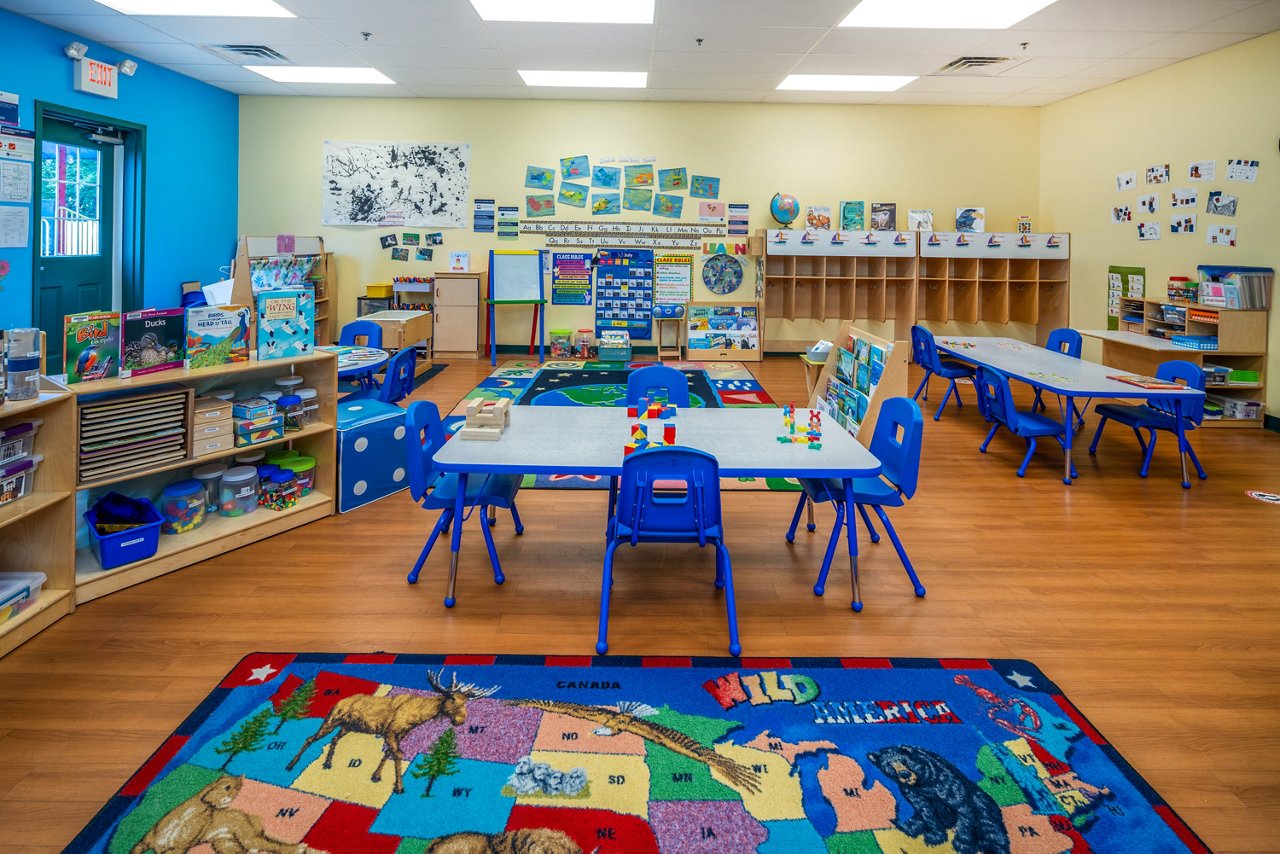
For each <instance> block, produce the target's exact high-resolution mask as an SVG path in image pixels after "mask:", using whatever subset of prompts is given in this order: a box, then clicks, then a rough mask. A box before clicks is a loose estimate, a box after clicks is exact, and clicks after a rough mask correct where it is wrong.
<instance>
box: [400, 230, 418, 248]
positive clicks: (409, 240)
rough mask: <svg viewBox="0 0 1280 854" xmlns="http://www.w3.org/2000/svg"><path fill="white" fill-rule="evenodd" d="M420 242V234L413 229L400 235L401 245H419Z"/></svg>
mask: <svg viewBox="0 0 1280 854" xmlns="http://www.w3.org/2000/svg"><path fill="white" fill-rule="evenodd" d="M418 242H419V235H417V234H414V233H413V232H411V231H406V232H405V233H404V234H402V235H401V236H400V245H401V246H417V245H418Z"/></svg>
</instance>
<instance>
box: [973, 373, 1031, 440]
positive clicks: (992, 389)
mask: <svg viewBox="0 0 1280 854" xmlns="http://www.w3.org/2000/svg"><path fill="white" fill-rule="evenodd" d="M976 382H977V384H978V399H979V401H980V403H979V404H978V405H979V407H980V408H981V409H982V414H983V415H985V416H986V417H987V418H988V419H990V420H992V421H999V422H1000V423H1001V424H1003V425H1004V426H1006V427H1008V428H1009V430H1010V431H1011V432H1014V433H1017V432H1018V423H1019V421H1020V419H1019V417H1018V409H1017V407H1016V406H1014V403H1013V391H1012V390H1011V389H1010V388H1009V378H1008V377H1007V376H1005V375H1004V374H1003V373H1001V372H1000V371H997V370H996V369H995V368H989V367H987V366H986V365H978V376H977V379H976Z"/></svg>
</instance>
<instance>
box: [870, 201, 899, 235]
mask: <svg viewBox="0 0 1280 854" xmlns="http://www.w3.org/2000/svg"><path fill="white" fill-rule="evenodd" d="M897 227H898V203H897V202H872V203H871V229H872V231H894V230H895V229H897Z"/></svg>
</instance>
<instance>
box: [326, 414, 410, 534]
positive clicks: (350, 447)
mask: <svg viewBox="0 0 1280 854" xmlns="http://www.w3.org/2000/svg"><path fill="white" fill-rule="evenodd" d="M404 436H405V426H404V410H403V409H401V408H400V407H398V406H395V405H393V404H390V403H382V402H381V401H377V400H348V401H339V402H338V512H339V513H346V512H347V511H348V510H354V509H356V508H357V507H362V506H364V505H365V504H368V503H369V502H371V501H377V500H378V499H379V498H385V497H386V496H388V495H391V494H393V493H396V492H399V491H400V490H402V489H404V488H405V487H407V486H408V485H409V473H408V470H407V469H406V468H405V453H404Z"/></svg>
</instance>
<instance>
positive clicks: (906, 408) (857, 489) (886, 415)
mask: <svg viewBox="0 0 1280 854" xmlns="http://www.w3.org/2000/svg"><path fill="white" fill-rule="evenodd" d="M923 440H924V418H923V417H922V416H921V415H920V407H919V405H917V404H916V402H915V401H914V400H911V399H910V398H906V397H891V398H889V399H888V400H886V401H885V402H884V403H882V404H881V405H880V414H879V416H878V417H877V418H876V428H875V432H874V433H873V434H872V435H871V448H870V450H871V453H872V454H874V455H875V458H876V459H878V460H879V461H880V469H881V474H880V475H878V476H875V477H859V478H854V481H853V503H854V505H855V506H856V507H857V508H858V512H859V513H860V514H862V521H863V522H864V523H865V524H866V526H867V531H868V532H869V533H870V534H871V542H873V543H878V542H880V535H879V534H877V533H876V529H875V528H874V527H873V526H872V524H871V518H870V517H869V516H868V515H867V507H871V508H872V509H873V510H875V511H876V515H877V516H879V517H880V522H881V524H883V525H884V527H885V531H887V532H888V534H889V540H890V541H891V542H892V543H893V547H894V548H895V549H897V551H898V559H899V560H901V561H902V568H903V569H905V570H906V571H907V577H908V578H910V579H911V586H912V587H914V588H915V592H916V595H917V596H923V595H924V592H925V591H924V585H923V584H921V583H920V578H919V577H918V576H917V575H916V571H915V568H914V567H912V566H911V560H910V558H908V557H907V551H906V549H904V548H903V547H902V541H901V540H899V539H898V532H897V531H895V530H894V528H893V523H892V522H890V521H889V517H888V515H887V514H886V513H885V512H884V508H886V507H901V506H903V505H904V504H905V503H906V502H907V500H909V499H910V498H911V497H912V496H913V495H915V494H916V487H917V485H918V484H919V481H920V448H921V446H922V444H923ZM800 486H801V487H802V488H803V489H804V494H803V495H801V496H800V501H799V503H798V504H796V512H795V515H794V516H792V517H791V527H790V528H788V529H787V542H788V543H794V542H795V539H796V526H797V525H799V524H800V513H801V512H802V511H803V510H804V507H805V503H806V501H808V500H812V501H813V502H814V503H815V504H821V503H822V502H824V501H830V502H832V503H833V504H834V505H835V508H836V523H835V526H834V527H833V528H832V529H831V539H830V540H828V541H827V553H826V554H825V555H824V556H823V558H822V571H821V572H819V573H818V582H817V583H816V584H814V585H813V592H814V593H815V594H816V595H818V596H821V595H822V594H823V593H824V592H825V591H826V585H827V573H828V572H830V570H831V559H832V558H833V557H835V553H836V546H837V545H838V544H839V542H840V531H841V529H842V528H843V525H844V521H845V513H847V512H848V508H847V507H845V501H844V484H843V482H842V481H840V480H836V479H826V480H810V479H807V478H801V479H800ZM810 530H812V529H810ZM853 610H855V611H861V610H862V598H861V596H860V594H859V592H858V585H857V583H856V580H855V584H854V599H853Z"/></svg>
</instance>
